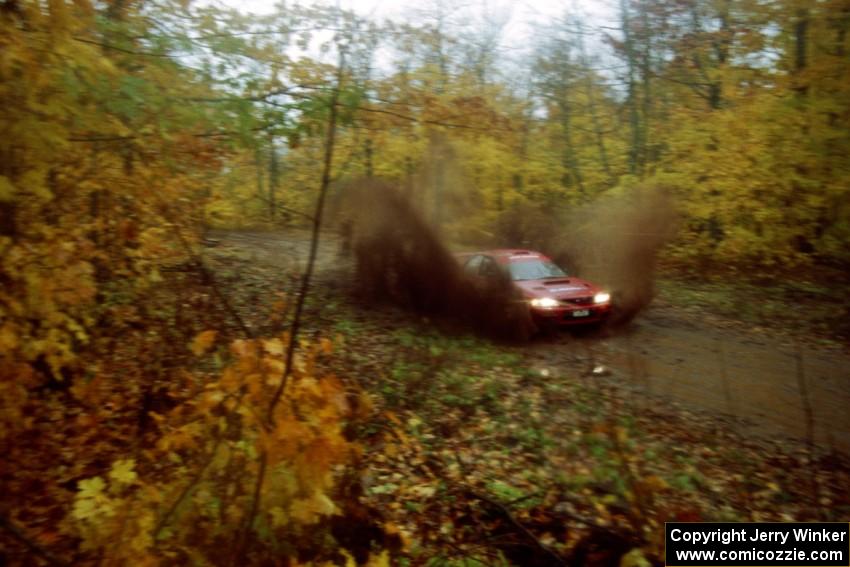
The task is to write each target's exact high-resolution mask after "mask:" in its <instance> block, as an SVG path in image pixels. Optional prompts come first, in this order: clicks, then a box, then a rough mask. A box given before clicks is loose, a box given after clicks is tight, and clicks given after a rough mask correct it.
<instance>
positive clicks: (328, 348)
mask: <svg viewBox="0 0 850 567" xmlns="http://www.w3.org/2000/svg"><path fill="white" fill-rule="evenodd" d="M319 345H320V346H321V348H322V352H323V353H325V354H331V353H332V352H333V349H334V345H333V343H332V342H331V341H330V339H328V338H326V337H322V338H321V339H320V340H319Z"/></svg>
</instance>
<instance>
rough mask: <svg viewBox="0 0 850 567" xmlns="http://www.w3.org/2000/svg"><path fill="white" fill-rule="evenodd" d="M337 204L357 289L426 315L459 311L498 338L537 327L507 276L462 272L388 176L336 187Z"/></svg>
mask: <svg viewBox="0 0 850 567" xmlns="http://www.w3.org/2000/svg"><path fill="white" fill-rule="evenodd" d="M340 194H341V195H342V197H341V198H340V199H341V201H340V203H338V204H337V206H336V207H335V209H336V215H335V216H336V222H337V223H338V226H340V227H341V231H342V233H343V239H344V242H345V244H344V245H343V248H344V249H345V250H346V251H350V253H352V254H353V256H354V260H355V266H356V270H357V273H356V278H355V279H356V281H357V284H358V287H359V291H360V292H361V293H363V294H365V295H367V296H368V297H370V298H371V299H373V300H385V301H390V302H393V303H396V304H398V305H401V306H403V307H406V308H409V309H413V310H415V311H417V312H420V313H423V314H432V315H443V316H450V317H453V318H456V319H458V320H460V321H462V322H463V323H465V324H466V325H468V326H470V327H471V328H473V329H475V330H476V331H478V332H480V333H482V334H485V335H487V336H491V337H497V338H502V339H526V338H528V337H530V336H531V335H532V334H533V332H534V331H535V328H534V323H533V321H532V320H531V317H530V314H529V312H528V307H527V305H526V304H525V302H524V300H523V298H522V297H521V296H520V294H519V292H518V290H516V288H515V287H514V286H513V285H512V284H511V282H510V280H509V279H508V277H507V275H506V276H505V278H503V279H498V280H494V281H493V282H491V283H490V284H489V285H488V286H487V287H481V286H480V285H476V284H474V283H473V282H472V280H470V279H469V278H467V277H465V276H464V274H463V271H462V270H461V267H460V264H459V262H458V260H457V259H456V258H455V257H454V256H453V255H452V254H451V253H450V252H449V250H448V249H447V248H446V246H445V245H444V244H443V242H442V240H441V239H440V238H439V237H438V236H437V234H436V232H435V231H434V230H433V229H432V228H431V227H430V226H429V225H428V224H427V223H426V222H425V221H424V220H423V219H422V217H421V215H420V214H419V213H418V212H417V211H416V210H415V208H414V207H413V206H412V205H411V203H410V202H409V200H408V199H407V198H406V197H404V196H403V195H402V193H400V192H399V191H398V190H396V188H395V187H393V186H392V185H390V184H389V183H386V182H381V181H376V180H363V181H358V182H355V183H352V184H350V185H348V186H346V187H345V188H344V189H343V190H342V191H340Z"/></svg>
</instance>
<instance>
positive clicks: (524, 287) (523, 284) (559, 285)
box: [514, 276, 599, 299]
mask: <svg viewBox="0 0 850 567" xmlns="http://www.w3.org/2000/svg"><path fill="white" fill-rule="evenodd" d="M514 285H516V286H517V287H518V288H519V289H520V290H521V291H522V293H523V295H525V296H526V297H530V298H533V297H554V298H556V299H569V298H574V297H587V296H588V295H594V294H595V293H596V292H598V291H599V287H598V286H596V285H593V284H592V283H590V282H589V281H586V280H583V279H581V278H575V277H572V276H570V277H567V278H547V279H543V280H519V281H514Z"/></svg>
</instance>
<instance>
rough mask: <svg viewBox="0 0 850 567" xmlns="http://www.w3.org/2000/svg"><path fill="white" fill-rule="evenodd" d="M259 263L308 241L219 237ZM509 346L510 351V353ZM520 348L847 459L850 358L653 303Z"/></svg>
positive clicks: (287, 256) (333, 246)
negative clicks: (620, 323)
mask: <svg viewBox="0 0 850 567" xmlns="http://www.w3.org/2000/svg"><path fill="white" fill-rule="evenodd" d="M214 238H217V239H220V240H221V242H222V243H223V245H225V246H227V247H231V248H233V249H234V250H236V251H238V252H239V253H240V254H242V255H243V256H247V257H249V258H250V260H251V261H252V262H255V263H257V264H265V265H268V266H269V267H273V268H275V269H280V268H283V269H286V270H287V271H289V270H292V269H295V270H298V269H299V268H300V267H302V266H303V265H304V264H305V262H306V258H307V252H308V249H309V239H308V235H307V233H306V232H299V233H291V232H290V233H286V234H279V233H217V234H215V235H214ZM338 247H339V243H338V241H337V240H336V239H335V238H334V237H333V236H331V235H328V236H327V237H325V238H324V240H323V244H322V247H321V249H320V254H319V261H318V265H317V280H318V282H320V284H321V282H322V281H323V274H325V280H327V279H329V278H328V276H327V275H328V274H329V273H330V272H331V271H332V270H334V274H335V275H336V274H338V273H339V269H340V268H341V265H342V264H344V263H345V262H344V261H342V260H339V259H338V255H337V251H338ZM512 348H513V347H512ZM518 350H519V351H520V352H522V353H523V355H524V356H526V357H527V359H528V363H529V365H532V366H535V367H541V368H544V367H545V368H553V369H557V370H558V371H562V372H564V373H569V372H571V371H573V370H575V371H576V372H585V373H590V371H591V370H592V369H593V367H595V366H599V365H601V366H603V367H604V368H605V371H604V372H603V373H602V374H601V375H599V376H594V379H598V380H606V381H611V382H615V383H617V384H620V385H623V386H624V387H627V388H629V389H632V390H633V391H634V392H635V393H636V394H638V397H639V398H640V399H641V400H643V401H644V402H646V403H656V402H658V401H660V402H661V403H675V404H679V405H680V406H682V407H684V408H686V409H690V410H692V411H693V412H694V413H707V414H711V415H713V416H716V417H718V418H720V419H721V420H723V421H727V422H728V423H729V424H730V425H731V426H733V427H735V428H736V429H738V430H739V431H740V432H741V433H744V434H752V435H758V436H765V437H772V438H777V437H778V438H788V439H795V440H797V441H803V442H806V441H808V440H811V441H812V442H813V443H815V444H816V445H818V447H820V448H821V449H824V450H837V451H840V452H843V453H845V454H850V354H848V353H847V352H845V351H841V350H839V349H815V348H812V347H810V346H801V347H800V346H797V345H796V344H794V341H790V342H789V341H788V340H786V339H783V338H780V337H773V336H770V335H756V334H754V333H749V332H747V331H746V330H745V329H742V330H736V331H730V330H728V329H724V328H720V327H718V326H716V325H714V324H711V323H708V322H705V321H702V320H700V319H697V318H695V316H694V315H693V314H685V313H684V312H682V311H681V310H679V309H677V306H675V305H665V298H663V297H660V298H658V301H657V304H656V306H653V307H650V308H649V309H648V310H646V311H645V312H644V313H642V314H640V315H639V316H638V317H637V319H636V320H635V321H634V322H633V323H632V324H631V325H630V326H629V327H628V328H627V329H625V330H621V331H617V332H615V333H604V332H603V333H588V332H580V331H579V332H560V333H557V334H555V335H554V336H548V337H542V338H538V339H536V340H534V341H533V342H532V343H531V344H529V345H525V346H523V347H519V348H518Z"/></svg>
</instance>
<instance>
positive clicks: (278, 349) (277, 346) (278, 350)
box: [263, 339, 283, 356]
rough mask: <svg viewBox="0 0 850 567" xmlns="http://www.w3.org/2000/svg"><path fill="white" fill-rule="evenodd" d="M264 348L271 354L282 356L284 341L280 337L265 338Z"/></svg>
mask: <svg viewBox="0 0 850 567" xmlns="http://www.w3.org/2000/svg"><path fill="white" fill-rule="evenodd" d="M263 348H264V349H266V352H267V353H269V354H271V355H275V356H280V355H282V354H283V342H282V341H281V340H280V339H267V340H264V341H263Z"/></svg>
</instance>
